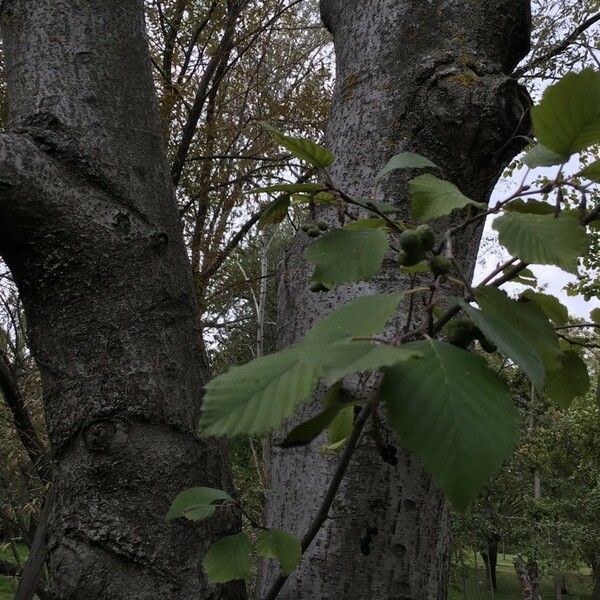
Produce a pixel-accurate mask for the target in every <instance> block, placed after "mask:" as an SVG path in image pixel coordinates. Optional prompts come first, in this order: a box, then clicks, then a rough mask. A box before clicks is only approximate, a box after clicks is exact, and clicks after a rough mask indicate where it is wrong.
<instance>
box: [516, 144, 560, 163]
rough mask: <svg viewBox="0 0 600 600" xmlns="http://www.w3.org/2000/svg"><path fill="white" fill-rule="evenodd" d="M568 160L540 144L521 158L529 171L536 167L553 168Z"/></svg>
mask: <svg viewBox="0 0 600 600" xmlns="http://www.w3.org/2000/svg"><path fill="white" fill-rule="evenodd" d="M568 160H569V157H568V156H563V155H562V154H557V153H556V152H553V151H552V150H550V149H549V148H546V146H544V145H542V144H536V145H535V146H534V147H533V148H531V150H529V151H528V152H527V154H525V156H524V157H523V163H524V164H526V165H527V166H528V167H529V168H531V169H535V168H536V167H554V166H556V165H562V164H563V163H566V162H567V161H568Z"/></svg>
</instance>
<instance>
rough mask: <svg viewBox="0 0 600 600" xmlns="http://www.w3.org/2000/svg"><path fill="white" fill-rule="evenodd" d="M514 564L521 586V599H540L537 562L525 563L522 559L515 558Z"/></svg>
mask: <svg viewBox="0 0 600 600" xmlns="http://www.w3.org/2000/svg"><path fill="white" fill-rule="evenodd" d="M514 565H515V572H516V574H517V579H518V580H519V586H520V587H521V598H522V599H523V600H541V599H542V596H541V595H540V574H539V569H538V565H537V563H535V562H528V563H527V564H526V563H525V562H524V561H523V560H522V559H519V558H516V559H515V561H514Z"/></svg>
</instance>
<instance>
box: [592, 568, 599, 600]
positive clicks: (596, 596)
mask: <svg viewBox="0 0 600 600" xmlns="http://www.w3.org/2000/svg"><path fill="white" fill-rule="evenodd" d="M592 575H593V577H594V589H593V590H592V600H600V561H596V562H594V563H593V564H592Z"/></svg>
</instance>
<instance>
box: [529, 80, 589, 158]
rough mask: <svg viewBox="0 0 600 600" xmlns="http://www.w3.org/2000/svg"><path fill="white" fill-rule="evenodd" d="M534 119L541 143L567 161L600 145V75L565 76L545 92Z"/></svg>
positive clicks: (535, 129) (534, 108) (533, 110)
mask: <svg viewBox="0 0 600 600" xmlns="http://www.w3.org/2000/svg"><path fill="white" fill-rule="evenodd" d="M531 117H532V120H533V129H534V131H535V135H536V137H537V139H538V140H539V142H540V143H541V144H543V145H544V146H546V148H548V149H549V150H551V151H553V152H556V153H557V154H561V155H563V156H567V157H568V156H571V154H574V153H575V152H579V151H580V150H583V149H585V148H587V147H589V146H591V145H593V144H597V143H600V73H598V72H597V71H595V70H593V69H585V70H583V71H581V72H580V73H569V74H567V75H565V76H564V77H563V78H562V79H561V80H560V81H559V82H558V83H556V84H554V85H552V86H550V87H548V88H546V91H545V92H544V95H543V97H542V100H541V102H540V103H539V105H538V106H534V107H533V109H532V111H531Z"/></svg>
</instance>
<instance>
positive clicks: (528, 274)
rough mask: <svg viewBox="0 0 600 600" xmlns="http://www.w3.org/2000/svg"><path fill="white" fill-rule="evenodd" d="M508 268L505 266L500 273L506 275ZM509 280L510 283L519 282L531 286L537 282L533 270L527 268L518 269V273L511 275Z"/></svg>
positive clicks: (534, 285)
mask: <svg viewBox="0 0 600 600" xmlns="http://www.w3.org/2000/svg"><path fill="white" fill-rule="evenodd" d="M509 270H510V267H507V268H506V269H503V270H502V273H503V274H504V275H506V274H507V273H508V272H509ZM510 281H511V283H520V284H521V285H527V286H531V287H536V286H537V283H538V282H537V277H536V276H535V275H534V274H533V271H531V269H527V268H525V269H522V270H521V271H519V274H518V275H517V276H516V277H513V278H512V279H511V280H510Z"/></svg>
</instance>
